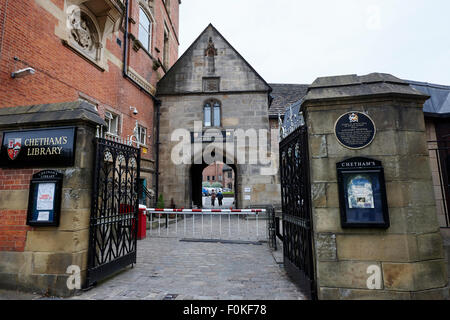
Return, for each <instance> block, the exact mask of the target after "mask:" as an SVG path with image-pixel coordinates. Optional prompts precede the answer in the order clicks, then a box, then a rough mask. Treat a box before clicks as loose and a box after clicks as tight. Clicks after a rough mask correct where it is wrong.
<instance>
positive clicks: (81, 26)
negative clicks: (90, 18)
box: [70, 11, 92, 49]
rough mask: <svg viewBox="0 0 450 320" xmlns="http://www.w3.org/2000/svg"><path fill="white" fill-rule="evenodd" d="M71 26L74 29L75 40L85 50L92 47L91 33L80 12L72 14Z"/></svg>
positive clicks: (72, 32)
mask: <svg viewBox="0 0 450 320" xmlns="http://www.w3.org/2000/svg"><path fill="white" fill-rule="evenodd" d="M70 25H71V27H72V31H71V34H72V37H73V39H74V40H75V41H76V42H77V43H78V44H79V45H80V46H81V47H82V48H84V49H88V48H89V47H91V45H92V37H91V32H90V30H89V28H88V26H87V23H86V20H85V19H83V18H82V17H81V14H80V12H77V11H73V12H72V14H71V15H70Z"/></svg>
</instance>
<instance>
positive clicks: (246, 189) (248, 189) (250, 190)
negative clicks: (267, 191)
mask: <svg viewBox="0 0 450 320" xmlns="http://www.w3.org/2000/svg"><path fill="white" fill-rule="evenodd" d="M244 192H246V193H249V192H252V188H249V187H246V188H244Z"/></svg>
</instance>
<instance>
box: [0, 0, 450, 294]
mask: <svg viewBox="0 0 450 320" xmlns="http://www.w3.org/2000/svg"><path fill="white" fill-rule="evenodd" d="M179 5H180V1H162V0H158V1H156V0H155V1H143V0H117V1H116V0H108V1H106V0H90V1H72V0H66V1H53V0H45V1H44V0H39V1H38V0H34V1H14V2H13V3H11V2H10V4H9V7H6V6H5V7H4V10H8V12H9V13H12V15H10V16H12V17H14V16H18V15H19V13H21V12H22V11H23V10H25V11H26V12H29V13H30V15H34V14H37V15H38V16H39V17H40V18H41V19H43V23H42V24H40V27H39V28H31V27H30V26H29V25H24V26H21V27H20V28H19V27H18V26H17V24H18V23H20V21H19V22H17V21H15V20H13V19H10V18H8V19H6V17H9V16H8V15H4V17H5V18H4V19H5V21H4V22H5V31H6V32H5V33H4V34H5V43H6V44H8V46H9V47H8V48H9V50H7V51H4V52H5V54H3V52H2V55H1V56H0V65H1V66H2V70H8V72H4V73H1V74H0V81H1V82H2V83H4V84H5V85H4V86H3V85H2V87H1V88H0V139H1V142H2V143H1V149H0V289H11V290H22V291H34V292H39V293H40V294H42V295H56V296H61V297H70V296H73V295H75V294H80V293H81V292H82V290H89V289H92V288H95V287H96V286H97V285H98V284H99V283H108V282H109V281H111V282H112V283H114V281H116V280H115V279H118V278H120V276H117V274H118V273H119V272H121V271H124V270H125V272H123V273H122V275H124V274H126V273H127V272H128V271H129V269H127V268H128V267H130V266H132V267H133V266H136V265H138V268H140V269H139V272H138V273H137V275H138V276H139V277H140V276H142V277H143V278H145V279H146V280H145V281H148V282H149V283H153V282H152V281H153V280H154V279H153V280H152V279H150V278H152V277H153V275H147V274H146V270H143V269H142V268H144V269H145V268H146V266H149V265H151V266H152V268H153V267H154V266H155V265H157V264H158V263H159V261H153V260H152V261H151V263H149V260H151V259H153V257H151V255H150V253H149V255H148V256H147V255H145V259H143V260H139V256H138V255H139V252H142V251H139V249H140V246H141V245H142V247H143V248H152V250H160V251H161V252H162V253H163V254H164V253H165V252H163V250H164V248H160V244H161V243H163V242H164V241H168V242H167V243H170V248H171V249H170V250H171V251H173V252H176V253H178V254H179V255H180V256H179V257H176V259H178V261H179V260H180V259H181V260H182V258H186V256H185V255H186V254H187V253H183V252H181V253H180V250H182V249H180V248H185V247H186V248H187V247H189V250H192V252H194V253H195V254H196V255H197V254H198V255H201V254H202V252H201V250H200V249H199V248H203V249H204V250H205V252H207V253H208V254H210V255H212V256H214V257H216V256H215V254H216V253H215V252H214V250H217V248H221V249H223V250H224V252H222V253H221V254H217V256H218V257H219V256H220V257H219V258H220V259H221V260H220V261H221V262H222V263H223V264H224V265H222V266H220V268H222V269H220V268H219V269H220V270H225V271H224V273H226V278H224V277H221V276H220V275H218V274H214V277H217V278H214V279H220V280H221V281H223V283H222V284H223V285H224V286H225V287H226V288H227V290H228V291H229V292H235V291H234V289H235V288H233V286H234V285H235V286H236V288H237V287H238V288H239V290H237V291H238V293H239V294H240V295H238V297H248V296H247V295H245V294H243V292H244V291H245V290H246V286H248V287H251V286H252V279H253V280H254V279H257V281H259V284H258V285H261V287H264V286H265V282H264V281H265V280H266V279H263V278H264V275H258V274H255V273H251V274H250V276H249V278H248V279H245V280H242V281H241V280H240V278H239V277H238V276H236V275H233V274H232V275H230V274H229V273H228V272H234V271H235V270H238V272H244V271H246V270H242V268H243V267H242V266H239V265H237V264H238V263H239V262H236V263H235V261H234V260H232V259H228V256H229V255H230V252H231V251H232V250H233V249H231V248H232V246H233V245H235V247H234V248H239V250H242V252H244V253H243V256H245V257H246V258H248V257H249V256H250V259H247V260H246V261H247V262H246V263H248V265H251V264H255V263H261V265H258V268H259V269H258V268H255V269H257V270H264V271H265V272H266V271H267V270H269V271H268V272H270V277H271V278H270V279H271V280H273V281H272V282H274V283H275V285H273V286H268V287H270V288H273V287H275V288H276V290H282V289H283V288H288V289H289V294H287V295H281V296H283V297H286V296H288V297H290V298H292V297H298V298H300V296H301V298H302V299H303V298H304V297H306V298H309V299H321V300H332V299H338V300H339V299H403V300H411V299H436V300H437V299H449V296H450V292H449V271H450V270H449V263H448V259H449V258H448V256H449V254H450V250H449V248H450V247H449V243H450V242H449V239H450V233H449V230H450V229H449V227H450V218H449V217H450V215H449V211H448V206H449V204H450V196H449V194H450V187H449V172H450V171H449V170H450V169H449V168H450V166H449V163H450V162H449V159H450V158H449V157H448V149H449V148H448V135H449V133H450V130H449V121H448V120H447V119H448V116H449V114H450V105H449V104H448V102H449V101H450V99H448V97H450V87H448V86H439V85H432V84H427V83H419V82H414V81H406V80H402V79H399V78H397V77H395V76H394V75H390V74H386V73H370V74H367V75H342V76H330V77H319V78H317V79H316V80H315V81H314V82H313V83H312V84H307V85H305V84H298V85H296V84H270V83H268V82H266V81H265V80H264V79H263V78H262V77H261V76H260V75H259V74H258V72H257V71H256V70H255V69H254V68H253V67H252V66H251V65H250V64H249V63H248V62H247V60H245V59H244V57H243V56H242V55H241V54H240V53H239V52H238V51H237V50H236V49H235V48H234V47H233V46H232V45H231V42H229V41H228V40H227V39H225V37H224V36H223V35H222V34H221V33H220V32H219V31H218V30H217V29H216V28H215V27H214V26H213V25H212V24H209V25H208V26H207V27H206V28H205V29H204V30H203V32H201V34H200V35H199V36H198V38H197V39H196V40H195V41H194V42H193V43H192V45H191V46H190V47H189V48H188V49H187V50H186V52H185V53H184V54H183V55H181V57H180V58H179V59H178V45H179V42H178V41H179V40H178V37H179V35H178V11H179ZM44 26H51V28H47V27H46V28H44ZM22 27H23V28H24V30H26V32H25V33H23V32H22V31H23V30H22ZM17 30H20V32H22V33H20V35H21V36H20V37H17V34H16V33H17V32H19V31H17ZM16 31H17V32H16ZM28 34H30V35H32V37H30V36H28ZM30 38H35V39H42V41H44V43H45V47H46V48H50V50H53V51H54V52H57V53H59V54H60V57H59V59H58V61H57V62H55V65H51V66H50V65H49V64H48V61H49V59H47V58H46V57H43V56H42V54H41V51H42V48H43V45H42V43H40V42H39V43H34V42H31V43H30V42H29V41H28V39H30ZM2 42H3V35H2ZM24 48H26V50H25V49H24ZM55 70H59V71H58V73H55ZM75 70H76V72H75ZM86 79H87V80H86ZM219 193H220V196H221V198H220V199H218V200H217V202H216V203H215V198H214V197H215V196H217V195H218V194H219ZM222 196H224V197H225V196H226V197H225V198H224V199H225V200H223V201H224V202H223V203H222ZM219 200H220V202H219ZM216 205H217V207H216ZM152 241H153V242H152ZM186 242H189V243H190V245H189V246H184V245H185V244H186ZM154 243H157V244H158V245H157V246H152V245H149V244H154ZM205 243H209V244H211V243H215V244H219V245H218V246H216V247H207V246H202V245H204V244H205ZM177 245H178V247H177ZM195 245H198V246H199V247H195ZM225 245H230V247H226V248H225V247H224V246H225ZM242 245H247V247H245V249H243V247H242ZM239 246H241V247H239ZM251 246H254V247H251ZM255 247H257V249H255ZM224 248H225V249H224ZM269 249H270V250H271V251H269ZM236 250H238V249H236ZM254 252H258V254H261V255H264V254H267V255H266V256H264V257H262V256H260V257H256V258H255V257H254V256H251V254H252V253H254ZM146 254H147V253H146ZM163 254H162V255H159V256H158V257H157V259H160V260H161V263H162V261H163V260H164V257H165V256H164V255H163ZM183 254H184V255H183ZM270 254H271V255H270ZM272 255H273V257H272ZM277 255H278V256H277ZM280 256H281V257H280ZM180 257H182V258H180ZM190 258H192V257H190ZM209 258H211V257H208V259H205V261H207V262H208V263H209V265H210V266H211V265H213V266H216V264H214V263H215V262H214V261H212V262H211V259H209ZM186 260H189V259H187V258H186ZM244 260H245V259H244ZM236 261H239V260H236ZM255 261H256V262H255ZM261 261H262V262H261ZM182 262H183V261H182ZM139 263H140V264H141V265H139ZM189 263H190V265H189V268H188V269H189V270H191V271H193V272H196V273H195V274H197V275H198V270H195V268H196V267H197V266H195V263H196V261H194V259H190V260H189ZM226 263H231V264H232V265H231V268H228V269H227V268H226V266H225V264H226ZM233 264H234V265H233ZM280 266H281V267H282V269H280V268H279V267H280ZM166 267H167V265H166ZM202 267H205V266H202ZM235 268H236V269H235ZM246 268H247V269H249V268H250V267H248V266H247V267H246ZM169 269H170V267H169ZM152 270H153V271H152V272H154V269H152ZM230 270H231V271H230ZM280 270H282V271H280ZM177 272H178V273H180V272H184V271H179V270H177ZM186 272H187V271H186ZM284 272H286V273H287V274H288V275H289V279H290V281H289V285H287V284H286V282H285V280H286V279H284V278H283V277H284ZM116 276H117V278H116ZM167 276H169V277H170V274H169V275H167V274H164V275H158V276H157V277H167ZM178 276H179V274H178ZM183 276H184V275H183ZM122 277H124V278H125V279H126V280H125V282H127V283H128V281H131V280H129V279H128V278H127V277H126V276H122ZM155 277H156V276H155ZM181 278H182V279H184V280H185V279H186V277H184V278H183V277H181ZM187 278H190V277H187ZM236 278H237V279H238V280H236ZM224 279H225V280H224ZM227 279H232V280H230V283H228V282H226V281H228V280H227ZM277 279H278V280H280V279H282V280H280V283H282V286H283V287H282V288H280V287H278V284H279V283H278V282H277V281H278V280H277ZM121 281H122V280H121ZM233 281H234V282H233ZM236 281H237V282H239V284H236V283H237V282H236ZM255 281H256V280H255ZM225 282H226V283H225ZM162 283H163V285H166V283H165V282H162ZM189 283H190V282H189ZM242 283H244V284H242ZM203 284H204V283H203V282H202V285H203ZM272 284H273V283H272ZM291 285H292V286H294V287H295V288H297V289H293V288H292V286H291ZM147 289H148V288H147ZM188 289H189V288H188ZM207 289H208V288H206V289H205V292H209V291H213V290H207ZM252 289H254V288H252ZM258 289H259V288H258ZM92 290H95V289H92ZM187 291H189V290H186V292H187ZM300 291H301V292H302V293H301V294H299V292H300ZM252 292H258V290H255V291H252ZM259 293H260V292H258V294H259ZM214 294H216V293H214ZM227 294H228V293H227ZM147 296H148V297H152V298H155V297H156V296H155V295H153V293H148V295H146V297H147ZM174 296H175V295H165V296H164V297H162V296H158V297H160V298H163V299H166V298H167V299H171V297H172V298H173V297H174ZM229 296H231V297H233V294H229V295H228V297H229ZM258 297H265V298H267V297H268V296H267V292H263V294H262V295H260V296H258Z"/></svg>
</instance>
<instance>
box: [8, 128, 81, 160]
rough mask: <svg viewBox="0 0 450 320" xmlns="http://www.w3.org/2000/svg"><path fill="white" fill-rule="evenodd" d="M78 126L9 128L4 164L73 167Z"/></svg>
mask: <svg viewBox="0 0 450 320" xmlns="http://www.w3.org/2000/svg"><path fill="white" fill-rule="evenodd" d="M75 137H76V127H61V128H45V129H33V130H23V131H6V132H4V133H3V140H2V145H1V150H0V167H40V166H46V167H48V166H73V162H74V155H75Z"/></svg>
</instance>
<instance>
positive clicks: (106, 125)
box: [0, 0, 180, 294]
mask: <svg viewBox="0 0 450 320" xmlns="http://www.w3.org/2000/svg"><path fill="white" fill-rule="evenodd" d="M179 4H180V1H177V0H172V1H169V0H15V1H8V0H1V1H0V83H1V86H0V118H1V119H0V123H1V124H0V126H1V129H0V139H2V137H3V135H4V131H5V130H11V129H12V127H11V125H14V126H15V127H14V129H15V130H17V129H19V130H28V129H29V128H30V127H61V126H64V125H68V124H74V125H76V126H77V129H78V138H77V142H76V148H77V152H76V155H75V157H76V159H78V160H75V162H76V163H77V166H78V165H80V164H81V167H86V165H85V164H83V163H84V161H86V163H88V166H90V165H91V159H92V154H93V153H94V150H93V144H92V142H91V141H92V140H90V139H91V137H92V136H93V135H95V131H97V135H98V136H102V137H106V138H109V139H110V140H115V141H118V142H124V141H127V139H131V140H132V141H133V142H132V144H133V145H134V146H139V147H141V148H140V150H141V157H140V158H141V161H140V168H141V170H140V178H141V179H140V182H139V183H140V184H141V185H143V186H145V187H146V188H147V189H153V190H154V189H155V184H156V181H155V180H156V179H155V172H156V171H157V170H158V168H157V152H156V147H155V145H156V137H157V123H158V119H157V110H158V100H157V99H156V98H155V93H156V83H157V82H158V80H159V79H161V78H162V77H163V76H164V74H165V73H166V71H167V70H168V69H169V68H170V67H171V65H172V64H173V63H174V62H175V61H176V60H177V58H178V47H179V39H178V37H179V34H178V29H179V23H178V20H179ZM67 117H70V121H72V122H69V119H68V118H67ZM86 121H87V122H89V123H90V125H91V126H92V128H93V129H92V130H90V129H89V130H85V129H84V127H83V125H82V123H81V122H84V123H87V122H86ZM85 137H89V139H88V138H85ZM83 141H84V142H83ZM128 141H129V140H128ZM83 159H85V160H83ZM80 161H81V162H80ZM49 165H50V168H52V167H51V164H49ZM66 167H67V165H66ZM54 168H56V169H59V170H60V171H62V173H63V174H64V177H65V182H64V187H63V188H64V189H63V190H64V191H63V196H62V198H63V200H62V208H63V210H65V212H64V214H63V220H62V221H61V224H62V225H63V227H61V228H59V229H55V230H43V229H42V228H41V229H39V228H33V227H30V226H27V225H26V218H27V202H28V193H29V187H30V180H31V178H32V175H33V174H35V173H36V172H38V171H40V170H42V165H41V168H35V167H33V166H32V167H31V168H26V169H23V168H5V167H3V168H0V284H1V286H2V287H12V288H17V287H16V286H17V285H19V284H21V285H23V286H24V287H23V288H24V289H28V288H43V287H46V286H47V285H46V284H43V283H41V282H39V281H40V280H39V279H41V278H43V274H46V277H47V278H48V281H49V283H50V282H51V281H53V280H52V279H57V280H55V281H56V282H58V281H59V280H58V279H60V278H61V277H62V278H64V276H61V274H64V272H65V270H63V269H62V267H61V268H60V269H61V270H60V269H57V270H56V269H55V268H58V267H57V266H58V265H60V264H58V262H55V261H56V260H55V259H72V258H73V257H75V256H77V255H78V256H80V257H83V258H82V261H84V262H83V263H80V265H81V266H82V270H85V265H86V262H85V261H86V260H85V257H86V251H85V248H86V245H87V239H88V237H87V235H88V227H87V226H86V225H85V223H88V222H86V221H88V219H87V220H86V219H84V218H81V216H86V217H88V214H89V213H88V212H89V211H90V210H89V207H90V204H89V202H90V200H88V197H90V196H89V193H90V192H91V191H89V190H90V189H89V188H90V181H91V180H92V177H91V175H90V174H84V173H83V172H84V171H83V170H85V169H80V170H78V169H72V168H68V169H64V166H62V167H61V169H60V168H59V167H58V166H54ZM79 172H81V173H79ZM72 173H73V174H72ZM71 179H72V180H71ZM74 179H75V180H78V181H79V182H76V183H74V184H73V183H72V181H75V180H74ZM83 184H84V186H83ZM77 188H79V189H77ZM155 191H156V190H155ZM147 194H151V192H150V193H147ZM72 197H73V199H72ZM140 197H142V198H144V197H143V196H142V195H141V196H140ZM85 200H86V201H85ZM72 201H74V202H72ZM70 203H71V204H70ZM81 208H83V209H82V210H81ZM64 219H66V220H67V222H68V223H69V225H67V226H66V222H65V221H64ZM70 219H72V220H71V221H72V222H69V220H70ZM73 219H75V220H76V221H78V222H79V221H82V223H83V224H79V225H78V227H75V226H74V224H73V221H75V220H73ZM41 236H42V237H43V238H42V242H40V240H39V239H38V238H39V237H41ZM36 237H38V238H36ZM74 237H75V238H74ZM66 238H67V239H66ZM47 239H54V240H55V239H56V240H55V241H56V242H59V243H60V245H59V247H58V248H56V249H55V248H54V247H51V246H52V244H51V242H50V241H48V240H47ZM58 239H59V240H58ZM64 239H66V240H67V241H66V240H64ZM75 239H76V240H75ZM43 243H44V244H45V243H49V244H50V246H49V248H48V249H46V248H45V245H43ZM78 245H81V247H77V246H78ZM46 251H48V252H46ZM76 252H78V253H76ZM29 259H34V260H33V261H36V264H35V267H32V266H31V264H30V263H29ZM39 259H40V260H39ZM42 259H44V260H45V261H46V262H43V261H44V260H42ZM73 259H75V258H73ZM38 260H39V261H41V262H42V264H40V266H41V268H39V267H38V266H37V265H38ZM58 261H60V260H58ZM61 261H62V260H61ZM5 263H6V265H5ZM21 263H24V264H26V265H27V268H26V269H21V266H22V264H21ZM8 266H14V267H12V268H9V267H8ZM42 266H45V267H42ZM19 269H20V270H21V271H18V270H19ZM44 269H45V270H44ZM17 272H19V274H18V273H17ZM47 274H50V275H48V276H47ZM47 278H46V279H47ZM62 278H61V279H62ZM48 287H49V288H53V289H54V290H56V289H55V288H61V286H58V285H56V284H55V283H53V284H52V285H50V284H49V285H48ZM62 287H64V286H62ZM44 289H45V288H44ZM58 290H59V289H58ZM55 292H57V293H58V291H55ZM62 294H65V293H62Z"/></svg>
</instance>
